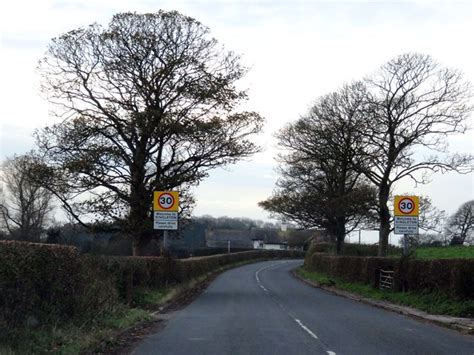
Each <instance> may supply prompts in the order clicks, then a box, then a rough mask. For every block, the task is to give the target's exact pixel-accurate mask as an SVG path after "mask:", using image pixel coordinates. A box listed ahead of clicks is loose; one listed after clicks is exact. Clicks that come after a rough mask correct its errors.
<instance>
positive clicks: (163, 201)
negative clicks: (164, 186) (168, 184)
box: [153, 191, 179, 212]
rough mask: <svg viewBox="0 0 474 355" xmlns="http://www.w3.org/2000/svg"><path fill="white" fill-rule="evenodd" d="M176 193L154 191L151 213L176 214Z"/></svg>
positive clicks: (177, 198)
mask: <svg viewBox="0 0 474 355" xmlns="http://www.w3.org/2000/svg"><path fill="white" fill-rule="evenodd" d="M178 210H179V193H178V191H155V192H154V193H153V211H166V212H178Z"/></svg>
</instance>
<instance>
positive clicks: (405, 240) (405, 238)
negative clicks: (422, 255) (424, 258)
mask: <svg viewBox="0 0 474 355" xmlns="http://www.w3.org/2000/svg"><path fill="white" fill-rule="evenodd" d="M403 255H404V256H407V255H408V234H404V235H403Z"/></svg>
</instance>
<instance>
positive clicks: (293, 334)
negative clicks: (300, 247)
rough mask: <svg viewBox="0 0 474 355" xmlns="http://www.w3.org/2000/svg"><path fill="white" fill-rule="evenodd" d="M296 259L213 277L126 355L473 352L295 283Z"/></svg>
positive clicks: (452, 335) (453, 338) (467, 342)
mask: <svg viewBox="0 0 474 355" xmlns="http://www.w3.org/2000/svg"><path fill="white" fill-rule="evenodd" d="M301 263H302V261H295V260H292V261H268V262H261V263H256V264H250V265H246V266H242V267H239V268H236V269H232V270H230V271H227V272H225V273H223V274H221V275H220V276H219V277H218V278H217V279H216V280H215V281H214V282H213V283H212V284H211V285H210V286H209V287H208V289H206V291H204V292H203V293H202V294H201V296H200V297H199V298H197V299H196V300H195V301H194V302H193V303H191V304H190V305H189V306H187V307H186V308H184V309H183V310H181V311H179V312H178V313H177V314H176V315H175V316H174V317H172V318H171V319H170V320H169V322H168V323H167V325H166V327H165V328H164V329H162V330H161V331H160V332H159V333H157V334H154V335H151V336H149V337H148V338H146V339H145V341H144V342H143V343H141V344H140V345H139V346H138V347H137V348H136V349H135V351H134V352H133V354H186V355H190V354H259V355H260V354H285V355H288V354H298V355H299V354H325V355H331V354H338V355H339V354H364V355H368V354H450V355H456V354H471V355H473V354H474V337H473V336H469V335H462V334H459V333H457V332H455V331H452V330H449V329H445V328H441V327H439V326H436V325H433V324H429V323H424V322H421V321H418V320H414V319H411V318H408V317H406V316H402V315H399V314H396V313H392V312H389V311H385V310H382V309H379V308H374V307H372V306H369V305H365V304H362V303H358V302H356V301H352V300H349V299H346V298H343V297H339V296H335V295H332V294H330V293H328V292H326V291H323V290H320V289H317V288H313V287H311V286H308V285H306V284H305V283H303V282H301V281H299V280H297V279H295V278H294V277H293V276H292V275H291V274H290V270H291V269H293V268H295V267H296V266H299V265H301Z"/></svg>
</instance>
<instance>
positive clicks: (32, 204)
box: [0, 155, 53, 241]
mask: <svg viewBox="0 0 474 355" xmlns="http://www.w3.org/2000/svg"><path fill="white" fill-rule="evenodd" d="M36 164H37V162H36V160H34V158H33V157H32V156H31V155H20V156H14V157H13V158H9V159H7V160H6V161H5V162H4V163H3V165H2V172H1V174H0V182H1V183H2V184H3V188H2V190H1V192H2V193H1V197H0V198H1V200H0V223H1V225H2V226H3V228H4V229H5V230H6V231H7V232H8V233H9V234H10V236H11V237H14V238H15V239H20V240H27V241H38V240H39V236H40V234H41V232H42V230H43V228H44V227H45V224H46V222H47V219H48V216H49V214H50V213H51V211H52V209H53V204H52V195H51V193H50V192H49V191H48V190H46V189H45V188H43V187H42V186H41V185H39V184H38V183H36V182H35V180H34V179H33V178H32V176H31V170H32V167H33V166H34V165H36Z"/></svg>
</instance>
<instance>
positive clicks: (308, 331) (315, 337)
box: [293, 318, 318, 339]
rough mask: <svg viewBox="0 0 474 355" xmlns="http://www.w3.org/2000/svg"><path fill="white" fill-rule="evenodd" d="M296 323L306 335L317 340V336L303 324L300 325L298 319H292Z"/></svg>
mask: <svg viewBox="0 0 474 355" xmlns="http://www.w3.org/2000/svg"><path fill="white" fill-rule="evenodd" d="M293 319H294V320H295V321H296V323H298V325H299V326H300V327H301V328H303V329H304V331H305V332H306V333H308V334H309V335H311V336H312V337H313V338H314V339H318V336H317V335H316V334H314V333H313V332H312V331H311V329H309V328H308V327H307V326H305V325H304V324H303V323H301V321H300V320H299V319H296V318H293Z"/></svg>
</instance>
